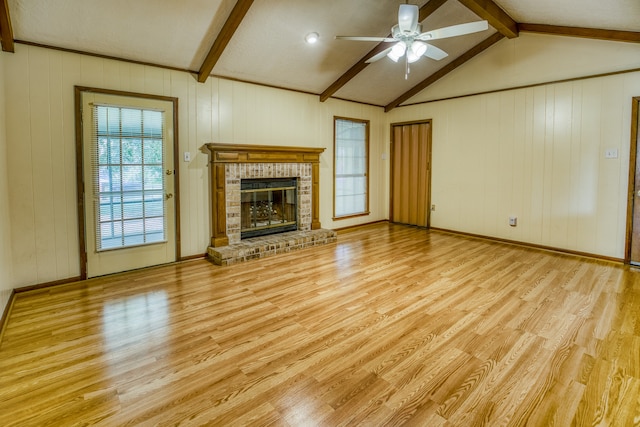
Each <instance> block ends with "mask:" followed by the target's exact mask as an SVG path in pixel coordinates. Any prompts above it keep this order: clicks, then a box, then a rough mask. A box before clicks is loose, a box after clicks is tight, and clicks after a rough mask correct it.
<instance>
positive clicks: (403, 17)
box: [398, 4, 420, 34]
mask: <svg viewBox="0 0 640 427" xmlns="http://www.w3.org/2000/svg"><path fill="white" fill-rule="evenodd" d="M419 13H420V12H419V11H418V6H416V5H414V4H401V5H400V9H399V10H398V26H399V27H400V31H402V32H403V33H407V34H411V33H414V32H415V31H416V27H417V26H418V15H419Z"/></svg>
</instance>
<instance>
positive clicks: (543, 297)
mask: <svg viewBox="0 0 640 427" xmlns="http://www.w3.org/2000/svg"><path fill="white" fill-rule="evenodd" d="M178 424H180V425H259V426H263V425H265V426H266V425H275V426H302V425H313V426H339V425H366V426H383V425H384V426H387V425H390V426H392V425H403V424H406V425H420V426H441V425H442V426H479V425H486V426H512V425H513V426H521V425H530V426H569V425H577V426H586V425H589V426H595V425H599V426H638V425H640V272H636V271H634V270H633V269H630V268H629V267H626V266H622V265H618V264H613V263H608V262H604V261H597V260H592V259H585V258H579V257H574V256H569V255H562V254H555V253H551V252H543V251H539V250H534V249H528V248H522V247H517V246H511V245H507V244H501V243H496V242H490V241H485V240H480V239H473V238H467V237H461V236H455V235H451V234H447V233H442V232H429V231H425V230H421V229H417V228H411V227H406V226H399V225H388V224H379V225H375V226H370V227H365V228H361V229H357V230H354V231H350V232H345V233H341V234H340V235H339V237H338V243H337V244H335V245H333V244H332V245H327V246H321V247H317V248H313V249H308V250H302V251H298V252H295V253H291V254H287V255H284V256H279V257H275V258H267V259H264V260H256V261H252V262H249V263H244V264H239V265H235V266H231V267H217V266H214V265H212V264H211V263H209V262H207V261H204V260H197V261H191V262H186V263H182V264H178V265H171V266H164V267H159V268H152V269H146V270H142V271H136V272H132V273H126V274H120V275H115V276H111V277H104V278H98V279H93V280H89V281H85V282H80V283H74V284H70V285H65V286H57V287H53V288H49V289H45V290H38V291H31V292H27V293H21V294H18V295H17V296H16V300H15V304H14V307H13V311H12V313H11V315H10V317H9V321H8V324H7V327H6V331H5V335H4V338H3V341H2V343H0V425H2V426H31V425H33V426H44V425H104V426H122V425H178Z"/></svg>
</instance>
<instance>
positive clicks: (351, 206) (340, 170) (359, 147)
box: [333, 118, 369, 219]
mask: <svg viewBox="0 0 640 427" xmlns="http://www.w3.org/2000/svg"><path fill="white" fill-rule="evenodd" d="M334 122H335V129H334V181H333V182H334V204H333V209H334V211H333V212H334V214H333V216H334V219H339V218H345V217H350V216H357V215H366V214H368V213H369V198H368V187H369V182H368V181H369V179H368V175H369V160H368V156H369V121H368V120H355V119H346V118H335V119H334Z"/></svg>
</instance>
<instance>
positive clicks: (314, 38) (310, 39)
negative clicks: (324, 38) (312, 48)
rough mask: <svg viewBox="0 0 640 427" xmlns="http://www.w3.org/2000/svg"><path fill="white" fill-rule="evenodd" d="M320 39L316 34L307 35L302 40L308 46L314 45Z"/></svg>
mask: <svg viewBox="0 0 640 427" xmlns="http://www.w3.org/2000/svg"><path fill="white" fill-rule="evenodd" d="M319 38H320V34H318V33H309V34H307V35H306V36H305V38H304V40H305V41H306V42H307V43H309V44H314V43H316V42H317V41H318V39H319Z"/></svg>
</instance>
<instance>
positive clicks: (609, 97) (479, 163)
mask: <svg viewBox="0 0 640 427" xmlns="http://www.w3.org/2000/svg"><path fill="white" fill-rule="evenodd" d="M638 94H640V72H634V73H628V74H621V75H612V76H606V77H599V78H591V79H583V80H576V81H572V82H566V83H555V84H547V85H540V86H536V87H531V88H525V89H516V90H507V91H502V92H496V93H490V94H483V95H475V96H470V97H465V98H458V99H452V100H444V101H436V102H431V103H428V104H418V105H413V106H409V107H401V108H398V109H395V110H393V111H392V112H391V113H389V120H390V121H391V122H392V123H393V122H406V121H415V120H420V119H424V118H431V119H433V157H432V162H433V167H432V179H431V181H432V191H433V194H432V203H434V204H435V205H436V211H435V212H433V213H432V215H431V225H432V226H433V227H437V228H446V229H452V230H458V231H462V232H468V233H474V234H480V235H486V236H493V237H500V238H507V239H511V240H516V241H522V242H529V243H534V244H539V245H545V246H551V247H557V248H562V249H568V250H574V251H580V252H586V253H593V254H598V255H603V256H609V257H614V258H619V259H622V258H624V246H625V239H624V238H625V226H626V191H627V183H626V180H627V176H628V159H629V153H628V152H629V132H630V127H631V125H630V108H631V107H630V102H631V98H632V97H633V96H638ZM610 148H613V149H617V150H618V158H613V159H607V158H605V155H604V152H605V150H606V149H610ZM470 206H471V207H474V208H475V209H474V211H473V212H471V213H470V211H471V209H470ZM510 215H517V216H518V225H517V226H516V227H509V226H508V217H509V216H510Z"/></svg>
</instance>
